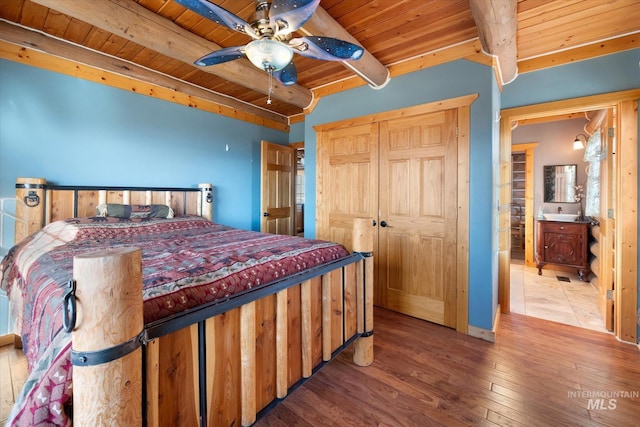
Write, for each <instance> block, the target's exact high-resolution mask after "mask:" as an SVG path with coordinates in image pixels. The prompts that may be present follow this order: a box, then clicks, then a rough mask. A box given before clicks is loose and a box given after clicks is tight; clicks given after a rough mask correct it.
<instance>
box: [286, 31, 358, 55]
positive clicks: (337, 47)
mask: <svg viewBox="0 0 640 427" xmlns="http://www.w3.org/2000/svg"><path fill="white" fill-rule="evenodd" d="M289 46H290V47H291V48H292V49H293V50H294V52H297V53H299V54H300V55H302V56H306V57H307V58H314V59H322V60H324V61H346V60H350V59H360V57H361V56H362V54H363V53H364V49H363V48H361V47H360V46H358V45H357V44H353V43H350V42H348V41H344V40H339V39H334V38H331V37H316V36H309V37H300V38H295V39H291V40H290V41H289Z"/></svg>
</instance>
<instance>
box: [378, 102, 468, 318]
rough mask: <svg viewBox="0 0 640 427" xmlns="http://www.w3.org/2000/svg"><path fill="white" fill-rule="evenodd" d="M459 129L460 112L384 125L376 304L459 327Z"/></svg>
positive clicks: (450, 111) (382, 128) (437, 113)
mask: <svg viewBox="0 0 640 427" xmlns="http://www.w3.org/2000/svg"><path fill="white" fill-rule="evenodd" d="M456 123H457V112H456V110H447V111H440V112H435V113H429V114H425V115H421V116H416V117H410V118H403V119H398V120H392V121H384V122H381V123H380V184H379V185H380V189H379V203H380V205H379V209H380V221H381V222H380V225H381V227H380V229H379V231H378V233H379V243H378V245H379V257H378V258H377V261H378V269H379V270H378V273H379V274H378V282H377V283H378V293H379V296H380V299H379V303H380V305H382V306H384V307H386V308H389V309H392V310H396V311H400V312H402V313H405V314H409V315H411V316H415V317H419V318H421V319H425V320H429V321H432V322H435V323H439V324H443V325H446V326H450V327H456V256H457V255H456V254H457V250H456V229H457V220H456V212H457V149H456V146H457V138H456V135H455V129H456ZM383 221H384V222H383ZM384 225H386V226H384Z"/></svg>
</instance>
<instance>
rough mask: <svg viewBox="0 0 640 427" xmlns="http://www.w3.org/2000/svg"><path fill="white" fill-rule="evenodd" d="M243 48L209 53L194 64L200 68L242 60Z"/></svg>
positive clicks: (234, 47)
mask: <svg viewBox="0 0 640 427" xmlns="http://www.w3.org/2000/svg"><path fill="white" fill-rule="evenodd" d="M244 48H245V47H244V46H233V47H227V48H225V49H220V50H216V51H215V52H211V53H209V54H207V55H205V56H203V57H202V58H200V59H198V60H196V61H195V62H194V64H196V65H199V66H201V67H206V66H209V65H216V64H222V63H223V62H229V61H233V60H234V59H238V58H242V57H243V56H245V55H244Z"/></svg>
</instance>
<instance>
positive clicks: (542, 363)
mask: <svg viewBox="0 0 640 427" xmlns="http://www.w3.org/2000/svg"><path fill="white" fill-rule="evenodd" d="M375 315H376V320H375V361H374V363H373V365H371V366H369V367H366V368H362V367H358V366H355V365H354V364H353V363H352V361H351V357H352V352H351V350H350V349H347V350H346V351H345V352H343V353H342V354H341V355H339V356H338V357H337V358H336V359H335V360H334V361H332V362H331V363H330V364H328V365H327V366H325V367H324V368H323V369H322V370H321V371H320V372H318V373H317V374H316V375H315V376H314V377H313V378H312V379H311V380H309V381H308V382H306V383H305V384H304V385H302V386H301V387H299V388H298V389H296V390H295V391H294V392H292V393H291V394H290V395H289V397H287V399H286V400H284V401H283V402H282V403H280V404H279V405H278V406H277V407H276V408H275V409H273V410H272V411H271V412H269V413H268V414H267V415H266V416H264V417H263V418H262V419H260V420H259V421H258V422H257V423H256V424H255V425H256V426H259V427H264V426H277V427H280V426H313V427H316V426H420V427H423V426H438V425H442V426H455V425H474V426H477V425H479V426H483V425H486V426H492V425H500V426H615V427H624V426H637V425H639V424H638V420H639V419H640V351H639V350H638V347H637V346H634V345H630V344H625V343H621V342H618V341H617V340H616V339H615V338H614V337H613V336H612V335H609V334H605V333H600V332H595V331H589V330H586V329H580V328H577V327H574V326H569V325H562V324H559V323H554V322H549V321H546V320H541V319H536V318H532V317H525V316H522V315H518V314H510V315H502V316H501V319H500V324H499V329H498V332H497V340H496V343H489V342H486V341H482V340H479V339H477V338H472V337H469V336H465V335H461V334H458V333H456V332H455V331H453V330H451V329H448V328H444V327H441V326H438V325H434V324H432V323H428V322H424V321H421V320H417V319H414V318H411V317H407V316H403V315H401V314H397V313H394V312H391V311H388V310H384V309H376V311H375ZM0 373H1V381H0V396H1V398H2V406H1V407H0V409H1V412H0V424H4V420H5V419H6V416H7V415H8V411H9V410H10V407H11V404H12V401H10V400H11V399H12V398H13V396H14V395H15V394H17V392H18V391H19V390H18V388H19V387H21V384H22V383H23V382H24V380H25V375H26V361H25V359H24V356H22V355H21V354H20V351H19V350H13V349H12V348H11V347H10V346H7V347H4V348H2V349H0ZM615 393H617V394H618V396H615Z"/></svg>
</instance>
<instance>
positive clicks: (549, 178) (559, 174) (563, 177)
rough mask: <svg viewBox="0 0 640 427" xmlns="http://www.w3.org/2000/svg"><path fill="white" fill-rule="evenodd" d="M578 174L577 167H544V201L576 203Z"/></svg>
mask: <svg viewBox="0 0 640 427" xmlns="http://www.w3.org/2000/svg"><path fill="white" fill-rule="evenodd" d="M577 172H578V168H577V166H576V165H546V166H544V201H545V202H546V203H575V202H576V197H575V196H576V188H575V187H576V184H577Z"/></svg>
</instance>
